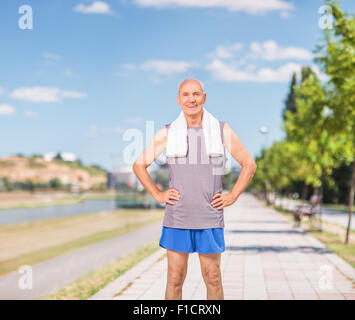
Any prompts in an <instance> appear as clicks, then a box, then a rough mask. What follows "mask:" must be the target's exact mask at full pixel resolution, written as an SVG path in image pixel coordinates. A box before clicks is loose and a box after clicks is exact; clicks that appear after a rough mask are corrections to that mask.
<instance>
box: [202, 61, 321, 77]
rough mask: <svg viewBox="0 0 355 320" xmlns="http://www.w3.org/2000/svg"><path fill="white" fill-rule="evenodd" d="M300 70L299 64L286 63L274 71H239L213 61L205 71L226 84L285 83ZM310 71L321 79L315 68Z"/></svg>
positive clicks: (298, 73)
mask: <svg viewBox="0 0 355 320" xmlns="http://www.w3.org/2000/svg"><path fill="white" fill-rule="evenodd" d="M301 68H302V65H301V64H297V63H294V62H288V63H286V64H284V65H282V66H280V67H278V68H274V69H273V68H269V67H262V68H259V69H255V66H253V67H252V68H251V69H250V68H249V69H246V70H241V69H240V68H236V67H234V66H233V65H231V64H226V63H224V62H223V61H221V60H218V59H214V60H213V61H212V62H211V63H210V64H209V65H207V67H206V69H208V70H210V71H211V72H212V75H213V77H214V78H215V79H216V80H220V81H226V82H285V81H286V82H287V81H289V80H290V78H291V75H292V73H293V72H296V74H297V75H298V76H299V75H300V72H301ZM312 69H313V71H314V72H315V73H316V74H317V75H318V76H319V77H320V78H322V74H321V72H320V71H319V69H318V68H317V67H316V66H314V67H312ZM253 70H254V71H253Z"/></svg>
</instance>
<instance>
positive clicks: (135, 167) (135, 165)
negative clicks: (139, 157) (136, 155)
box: [132, 161, 147, 173]
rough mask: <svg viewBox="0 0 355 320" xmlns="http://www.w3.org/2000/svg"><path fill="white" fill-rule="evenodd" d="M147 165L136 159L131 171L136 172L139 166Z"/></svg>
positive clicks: (144, 166)
mask: <svg viewBox="0 0 355 320" xmlns="http://www.w3.org/2000/svg"><path fill="white" fill-rule="evenodd" d="M146 167H147V166H146V165H145V164H144V163H138V162H137V161H136V162H134V163H133V166H132V171H133V172H134V173H136V172H137V171H138V170H139V169H141V168H144V169H145V168H146Z"/></svg>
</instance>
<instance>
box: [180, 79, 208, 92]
mask: <svg viewBox="0 0 355 320" xmlns="http://www.w3.org/2000/svg"><path fill="white" fill-rule="evenodd" d="M191 82H193V83H197V84H198V85H199V86H200V88H201V91H202V92H204V90H203V84H202V82H201V81H198V80H196V79H193V78H188V79H185V80H184V81H182V82H181V83H180V84H179V87H178V94H180V90H181V88H182V87H183V86H184V85H185V84H187V83H191Z"/></svg>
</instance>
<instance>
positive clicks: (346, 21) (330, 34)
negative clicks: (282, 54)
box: [316, 0, 355, 243]
mask: <svg viewBox="0 0 355 320" xmlns="http://www.w3.org/2000/svg"><path fill="white" fill-rule="evenodd" d="M327 4H328V5H329V6H330V7H331V9H332V15H333V17H334V25H333V27H332V29H330V30H326V31H325V37H324V39H323V40H322V43H321V44H320V45H318V46H317V50H316V51H317V52H318V57H317V58H316V61H317V62H318V63H319V64H320V66H321V68H322V70H323V71H324V72H325V73H326V74H327V75H328V76H329V78H330V79H329V82H328V85H329V87H330V88H331V89H332V95H331V103H330V104H329V108H330V109H331V110H332V112H333V114H334V117H332V121H331V122H330V123H329V126H328V130H329V132H330V134H339V135H343V136H344V137H345V138H346V141H344V144H345V145H344V149H343V157H344V161H345V162H346V163H347V164H350V163H352V175H351V187H350V195H349V219H348V226H347V231H346V239H345V243H348V242H349V234H350V229H351V220H352V210H353V206H354V188H355V161H354V158H355V130H354V128H355V108H354V106H355V89H354V88H355V17H354V15H348V14H345V13H344V12H343V11H342V10H341V9H340V5H339V2H338V1H336V0H328V1H327Z"/></svg>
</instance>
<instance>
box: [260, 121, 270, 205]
mask: <svg viewBox="0 0 355 320" xmlns="http://www.w3.org/2000/svg"><path fill="white" fill-rule="evenodd" d="M259 132H260V133H261V134H264V135H265V142H264V144H263V146H262V149H266V145H267V134H268V129H267V127H265V126H261V127H260V129H259ZM269 191H270V183H269V181H268V179H267V177H266V181H265V200H266V202H267V204H268V205H269V204H270V199H269Z"/></svg>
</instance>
